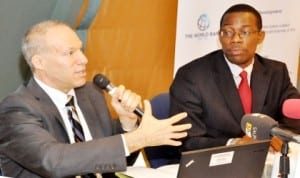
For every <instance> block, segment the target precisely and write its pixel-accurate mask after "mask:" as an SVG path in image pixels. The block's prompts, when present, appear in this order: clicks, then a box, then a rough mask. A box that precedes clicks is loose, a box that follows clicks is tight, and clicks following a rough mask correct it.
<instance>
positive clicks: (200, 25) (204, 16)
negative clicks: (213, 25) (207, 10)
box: [197, 14, 209, 31]
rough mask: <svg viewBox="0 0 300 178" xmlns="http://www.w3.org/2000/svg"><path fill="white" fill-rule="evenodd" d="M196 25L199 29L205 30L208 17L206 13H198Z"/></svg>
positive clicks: (207, 25)
mask: <svg viewBox="0 0 300 178" xmlns="http://www.w3.org/2000/svg"><path fill="white" fill-rule="evenodd" d="M197 26H198V28H199V30H200V31H205V30H207V29H208V27H209V19H208V16H207V14H202V15H200V17H199V18H198V21H197Z"/></svg>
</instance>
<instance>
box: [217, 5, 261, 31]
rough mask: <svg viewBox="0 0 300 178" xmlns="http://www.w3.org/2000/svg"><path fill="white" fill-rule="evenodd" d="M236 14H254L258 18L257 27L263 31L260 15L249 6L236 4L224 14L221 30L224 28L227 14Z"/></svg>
mask: <svg viewBox="0 0 300 178" xmlns="http://www.w3.org/2000/svg"><path fill="white" fill-rule="evenodd" d="M234 12H249V13H251V14H253V15H254V16H255V17H256V25H257V28H258V29H259V30H261V29H262V18H261V15H260V13H259V12H258V11H257V10H256V9H255V8H254V7H252V6H250V5H248V4H236V5H233V6H231V7H230V8H229V9H227V10H226V11H225V12H224V14H223V15H222V18H221V21H220V28H221V27H222V24H223V20H224V16H225V15H226V14H230V13H234Z"/></svg>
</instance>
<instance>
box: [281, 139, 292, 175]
mask: <svg viewBox="0 0 300 178" xmlns="http://www.w3.org/2000/svg"><path fill="white" fill-rule="evenodd" d="M288 153H289V143H288V141H286V140H283V144H282V146H281V156H280V164H279V177H281V178H288V174H289V173H290V159H289V157H288Z"/></svg>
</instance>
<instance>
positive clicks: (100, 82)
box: [93, 74, 110, 89]
mask: <svg viewBox="0 0 300 178" xmlns="http://www.w3.org/2000/svg"><path fill="white" fill-rule="evenodd" d="M93 82H94V84H95V85H97V86H98V87H100V88H101V89H106V87H107V86H108V85H109V83H110V81H109V80H108V78H106V77H105V76H104V75H102V74H97V75H95V76H94V79H93Z"/></svg>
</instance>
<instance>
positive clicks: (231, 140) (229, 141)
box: [226, 138, 240, 146]
mask: <svg viewBox="0 0 300 178" xmlns="http://www.w3.org/2000/svg"><path fill="white" fill-rule="evenodd" d="M239 140H240V138H230V139H229V140H228V141H227V143H226V146H229V145H235V144H236V143H237V142H238V141H239Z"/></svg>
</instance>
